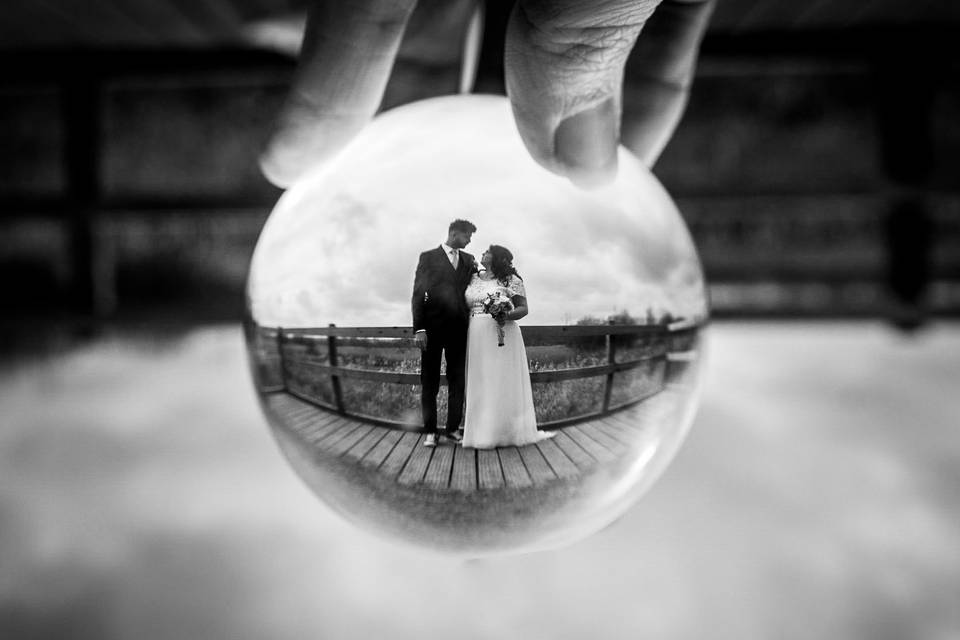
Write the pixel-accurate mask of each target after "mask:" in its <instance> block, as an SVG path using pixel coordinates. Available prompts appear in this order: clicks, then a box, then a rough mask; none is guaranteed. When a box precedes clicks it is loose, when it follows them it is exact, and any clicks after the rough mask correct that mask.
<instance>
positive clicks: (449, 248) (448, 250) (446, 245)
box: [440, 242, 459, 255]
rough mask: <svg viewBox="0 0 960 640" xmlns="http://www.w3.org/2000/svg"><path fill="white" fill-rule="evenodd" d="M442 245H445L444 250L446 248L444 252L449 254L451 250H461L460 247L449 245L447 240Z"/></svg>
mask: <svg viewBox="0 0 960 640" xmlns="http://www.w3.org/2000/svg"><path fill="white" fill-rule="evenodd" d="M440 246H441V247H443V250H444V252H445V253H446V254H447V255H450V252H451V251H459V249H454V248H453V247H451V246H450V245H448V244H447V243H446V242H444V243H443V244H441V245H440Z"/></svg>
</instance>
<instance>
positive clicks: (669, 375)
mask: <svg viewBox="0 0 960 640" xmlns="http://www.w3.org/2000/svg"><path fill="white" fill-rule="evenodd" d="M618 160H619V169H618V173H617V176H616V178H615V179H614V180H613V181H612V182H611V183H609V184H607V185H604V186H601V187H598V188H593V189H589V190H584V189H581V188H579V187H577V186H575V185H573V184H572V183H570V182H569V181H568V180H566V179H564V178H562V177H558V176H556V175H553V174H551V173H549V172H548V171H546V170H545V169H543V168H542V167H540V166H539V165H538V164H536V163H535V162H534V161H533V160H532V159H531V157H530V156H529V154H528V153H527V151H526V150H525V148H524V146H523V143H522V142H521V139H520V137H519V134H518V133H517V130H516V125H515V123H514V121H513V117H512V114H511V111H510V106H509V104H508V102H507V100H506V98H503V97H495V96H455V97H445V98H435V99H430V100H425V101H422V102H418V103H413V104H409V105H406V106H403V107H400V108H397V109H394V110H391V111H388V112H385V113H383V114H381V115H379V116H378V117H377V118H375V119H374V120H373V122H372V123H371V124H370V125H369V126H368V127H367V128H366V129H365V130H364V131H363V132H362V133H361V134H360V135H358V136H357V138H356V139H355V140H354V141H353V142H352V143H351V144H350V145H349V146H348V147H347V148H346V149H344V150H343V151H342V152H341V153H340V154H339V155H338V156H337V157H335V158H334V159H333V160H332V161H330V162H329V163H327V164H326V165H324V166H323V167H321V168H319V169H317V170H315V171H314V172H313V173H310V174H309V175H307V176H305V177H304V178H303V179H302V180H301V181H299V182H298V183H297V184H296V185H294V186H293V187H292V188H291V189H289V190H288V191H287V192H286V193H284V194H283V196H282V197H281V198H280V200H279V201H278V203H277V205H276V207H275V208H274V210H273V211H272V213H271V215H270V217H269V218H268V219H267V221H266V224H265V225H264V227H263V231H262V233H261V235H260V238H259V240H258V243H257V246H256V249H255V251H254V255H253V258H252V261H251V266H250V273H249V278H248V286H247V317H246V322H245V333H246V340H247V346H248V351H249V356H250V358H249V361H250V368H251V372H252V376H253V380H254V384H255V387H256V389H257V392H258V395H259V398H260V402H261V406H262V408H263V411H264V413H265V415H266V417H267V420H268V422H269V424H270V426H271V429H272V432H273V434H274V436H275V439H276V441H277V443H278V444H279V448H280V449H281V450H282V451H283V453H284V455H285V456H286V458H287V459H288V461H289V463H290V464H291V465H292V467H293V468H294V469H295V471H296V472H297V473H298V474H299V475H300V476H301V477H302V479H303V480H304V481H305V482H306V483H307V484H308V485H309V486H310V487H311V488H312V490H313V491H314V492H315V493H316V495H317V496H318V497H319V498H320V500H322V501H323V502H324V503H325V504H326V505H328V506H329V507H330V508H332V509H334V510H335V511H337V512H338V513H340V514H341V515H342V516H343V517H345V518H347V519H348V520H350V521H352V522H353V523H355V524H356V525H358V526H359V527H361V528H363V529H366V530H368V531H371V532H374V533H377V534H381V535H383V536H386V537H389V538H391V539H395V540H401V541H405V542H409V543H412V544H414V545H417V546H420V547H422V548H425V549H430V550H435V551H438V552H448V553H454V554H462V555H465V556H469V557H480V556H484V555H492V554H500V553H512V552H527V551H533V550H540V549H548V548H556V547H559V546H562V545H566V544H569V543H571V542H573V541H576V540H579V539H582V538H584V537H585V536H588V535H590V534H591V533H594V532H596V531H598V530H600V529H602V528H603V527H605V526H607V525H608V524H610V523H611V522H613V521H614V520H615V519H616V518H618V517H619V516H621V515H622V514H623V513H624V512H625V511H626V510H627V509H628V508H630V507H631V505H632V504H633V503H634V502H635V501H636V499H637V498H638V497H639V496H640V495H641V494H643V492H644V491H646V490H647V489H648V488H649V487H650V486H651V484H652V483H653V482H654V481H655V480H656V479H657V477H658V476H660V474H661V473H662V472H663V470H664V468H665V467H666V466H667V464H668V463H669V462H670V460H671V459H672V458H673V456H674V454H675V453H676V451H677V449H678V448H679V446H680V444H681V442H682V441H683V439H684V437H685V435H686V433H687V431H688V429H689V427H690V423H691V421H692V419H693V416H694V412H695V407H696V401H697V397H698V393H699V380H700V377H701V376H700V373H701V363H702V352H703V346H704V336H703V332H704V327H705V325H706V322H707V319H708V306H707V302H706V295H705V285H704V279H703V273H702V269H701V266H700V262H699V260H698V257H697V254H696V250H695V248H694V245H693V242H692V240H691V237H690V234H689V232H688V230H687V229H686V227H685V225H684V223H683V221H682V219H681V217H680V215H679V212H678V210H677V208H676V206H675V204H674V203H673V201H672V200H671V198H670V197H669V195H668V194H667V192H666V191H665V190H664V188H663V187H662V186H661V185H660V183H659V182H658V181H657V179H656V178H655V177H654V176H653V175H652V174H651V173H650V172H649V171H648V170H647V169H646V168H645V167H644V166H643V164H642V163H641V162H640V161H638V160H637V158H636V157H634V156H633V155H632V154H631V153H630V152H629V151H627V150H626V149H624V148H621V149H620V150H619V157H618ZM457 219H462V220H468V221H470V222H471V223H472V224H473V225H474V226H475V228H476V230H475V232H473V233H472V235H471V236H470V237H469V244H467V245H466V246H465V247H463V248H462V249H461V251H462V252H465V253H466V254H470V255H472V256H473V258H475V259H476V262H475V263H473V264H475V265H476V266H477V269H478V270H479V269H480V268H481V265H482V256H483V254H484V253H486V251H487V249H488V247H489V246H490V245H499V246H503V247H507V248H508V249H509V251H510V252H511V253H512V255H513V267H514V268H515V269H516V272H517V273H518V275H519V276H520V277H521V278H522V283H523V285H524V292H525V294H526V295H525V298H526V302H527V307H528V310H529V313H528V314H527V315H526V316H525V317H523V318H522V319H519V320H517V321H516V323H517V325H518V326H519V331H520V335H521V336H522V344H521V343H520V342H518V343H517V344H518V345H520V346H518V347H514V348H515V349H517V348H519V349H521V351H520V353H521V356H520V359H521V365H522V361H523V360H524V359H525V361H526V363H525V367H526V368H525V369H524V370H523V372H522V374H519V375H518V376H517V377H516V378H514V379H511V380H516V382H511V383H509V384H510V385H513V386H510V387H508V389H510V390H512V389H513V387H514V386H516V385H520V384H521V383H520V382H519V381H520V380H521V378H523V377H526V374H527V372H529V385H528V386H529V391H526V393H527V396H526V397H528V398H529V396H530V395H532V403H533V408H534V413H535V417H536V423H537V426H536V429H538V430H539V431H541V432H543V433H542V434H540V435H541V436H543V438H542V439H538V440H537V441H535V442H533V443H529V442H524V443H512V442H505V443H501V444H500V445H499V446H493V447H491V448H474V447H471V446H464V445H462V444H458V443H457V442H455V441H454V440H452V439H445V438H442V437H441V438H440V439H439V440H440V441H439V443H438V444H437V446H425V445H426V444H427V443H426V437H427V434H426V433H425V432H424V423H423V415H422V411H421V406H422V405H421V401H422V396H423V385H422V380H421V377H420V373H421V354H422V352H421V350H420V348H419V346H418V344H417V341H416V339H415V338H414V335H413V333H414V332H413V327H412V323H413V320H412V308H413V306H414V305H415V303H416V300H417V296H416V295H414V294H413V291H414V278H415V272H416V270H417V268H418V259H419V256H420V255H421V253H423V252H426V251H432V250H434V249H437V248H438V247H440V246H441V245H442V244H443V243H445V242H446V241H447V239H448V229H449V225H450V223H451V222H452V221H454V220H457ZM459 255H460V256H464V254H463V253H461V254H459ZM460 259H461V260H468V261H469V257H468V256H464V257H462V258H460ZM450 268H451V269H455V268H454V267H453V265H452V264H451V267H450ZM451 273H453V271H451ZM458 273H459V272H458ZM467 277H468V278H473V277H475V276H474V275H471V274H468V275H467ZM457 295H462V291H459V290H458V291H457ZM485 319H486V320H488V321H489V322H493V319H492V318H485ZM473 321H474V319H473V318H471V319H470V322H473ZM478 321H479V320H478ZM470 335H471V336H472V335H474V334H472V333H471V334H470ZM510 335H511V336H513V335H515V334H510ZM471 339H475V338H471ZM474 347H476V348H483V349H491V350H494V352H495V350H496V349H497V348H498V346H496V345H493V344H492V343H491V344H490V345H480V344H479V343H476V344H474V345H472V346H468V349H473V348H474ZM449 353H450V351H449V350H448V355H449ZM468 353H475V352H473V351H469V352H468ZM466 359H467V362H466V365H465V368H464V371H465V376H466V379H467V383H466V385H467V391H466V393H467V396H468V397H467V407H468V412H469V407H470V406H471V405H470V395H471V393H474V394H477V393H479V392H476V391H475V389H476V388H477V387H476V386H471V385H475V384H476V383H477V381H478V380H479V374H477V373H476V372H474V374H473V375H474V376H475V378H474V380H471V379H470V376H471V361H470V358H469V356H467V358H466ZM474 362H476V360H474ZM446 366H447V365H446V364H445V361H444V363H442V364H441V374H442V378H441V384H440V390H439V394H438V396H437V397H438V400H437V403H438V404H437V407H438V408H437V414H438V416H439V426H440V428H441V429H442V428H443V426H444V419H445V418H444V416H446V415H447V413H448V410H450V409H451V402H450V388H451V385H452V384H453V383H452V382H451V380H452V379H453V377H448V376H446V373H447V372H446ZM452 366H453V371H454V372H455V371H456V365H452ZM484 375H487V376H488V377H489V376H490V375H493V376H494V377H496V376H497V375H498V374H496V373H494V374H490V373H489V372H488V373H486V374H484ZM524 388H526V387H524ZM471 389H474V391H471ZM427 395H429V394H427ZM521 395H522V394H521ZM477 398H480V400H479V401H480V402H482V403H487V404H489V403H494V404H495V403H498V402H500V401H501V398H499V397H497V396H490V395H489V394H488V395H487V396H479V395H475V396H474V399H475V400H476V399H477ZM485 406H486V405H485ZM454 415H456V414H454ZM467 428H468V429H469V428H471V427H470V426H469V424H467ZM546 435H550V436H551V437H546ZM538 438H539V436H538Z"/></svg>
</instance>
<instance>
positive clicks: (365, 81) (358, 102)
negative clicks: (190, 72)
mask: <svg viewBox="0 0 960 640" xmlns="http://www.w3.org/2000/svg"><path fill="white" fill-rule="evenodd" d="M415 4H416V0H362V1H359V0H358V1H352V2H344V1H343V0H315V1H314V2H313V3H312V4H311V5H310V6H309V8H308V14H307V26H306V32H305V33H304V40H303V47H302V49H301V52H300V59H299V62H298V65H297V71H296V73H295V74H294V79H293V84H292V87H291V89H290V93H289V95H288V96H287V100H286V103H285V104H284V107H283V108H282V110H281V112H280V116H279V117H278V119H277V124H276V127H275V129H274V132H273V135H272V137H271V139H270V141H269V142H268V144H267V148H266V149H265V151H264V152H263V154H262V155H261V157H260V167H261V170H262V171H263V173H264V175H265V176H266V177H267V179H268V180H270V181H271V182H273V183H274V184H276V185H278V186H281V187H288V186H290V184H292V183H293V182H294V181H295V180H296V179H297V178H298V177H300V176H301V175H302V174H303V173H305V172H306V171H307V170H309V169H310V168H312V167H314V166H316V165H318V164H321V163H322V162H323V161H324V160H326V159H327V158H329V157H330V156H332V155H333V154H335V153H336V152H338V151H339V150H340V149H341V148H342V147H343V146H344V145H346V144H347V142H349V141H350V140H351V139H352V138H353V137H354V136H355V135H356V133H357V132H358V131H359V130H360V129H361V128H362V127H363V126H364V125H365V124H366V123H367V122H368V121H369V120H370V118H371V117H372V116H373V114H374V113H375V112H376V110H377V108H378V107H379V105H380V103H381V100H382V99H383V95H384V90H385V88H386V85H387V80H388V78H389V77H390V72H391V70H392V68H393V63H394V59H395V57H396V55H397V50H398V48H399V46H400V42H401V38H402V36H403V33H404V29H405V28H406V25H407V21H408V19H409V18H410V15H411V13H412V12H413V9H414V6H415Z"/></svg>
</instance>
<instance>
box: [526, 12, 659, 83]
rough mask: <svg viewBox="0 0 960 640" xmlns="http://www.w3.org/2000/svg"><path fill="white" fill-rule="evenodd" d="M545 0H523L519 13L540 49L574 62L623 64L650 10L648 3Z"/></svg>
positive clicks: (530, 40)
mask: <svg viewBox="0 0 960 640" xmlns="http://www.w3.org/2000/svg"><path fill="white" fill-rule="evenodd" d="M555 4H556V3H550V2H543V1H539V0H537V1H530V2H521V3H520V4H519V5H518V11H517V14H518V17H519V19H520V20H521V21H522V22H523V23H524V27H525V31H526V34H527V40H528V43H529V45H530V46H531V47H533V48H534V49H535V50H536V51H538V52H541V53H543V54H546V55H548V56H551V57H555V58H558V59H560V60H561V61H564V62H566V63H569V64H570V65H573V66H579V67H588V68H605V67H611V66H615V65H618V64H620V63H621V62H622V61H623V59H624V58H625V57H626V55H627V54H628V53H629V52H630V49H631V48H632V47H633V43H634V41H635V40H636V37H637V34H638V33H639V31H640V29H641V27H642V26H643V23H644V22H645V20H646V18H647V17H648V16H649V11H641V10H640V9H642V7H637V5H644V4H645V3H630V2H627V3H609V4H610V5H612V6H610V7H608V8H603V7H600V8H598V7H596V6H595V5H592V4H591V3H583V4H584V5H586V6H585V7H584V6H580V7H574V6H568V7H562V6H561V7H559V8H557V7H555V6H554V5H555Z"/></svg>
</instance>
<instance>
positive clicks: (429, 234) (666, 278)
mask: <svg viewBox="0 0 960 640" xmlns="http://www.w3.org/2000/svg"><path fill="white" fill-rule="evenodd" d="M620 167H621V169H620V172H619V175H618V177H617V180H616V181H615V182H614V183H612V184H611V185H608V186H606V187H602V188H599V189H595V190H591V191H584V190H581V189H578V188H576V187H574V186H573V185H571V184H570V183H569V182H568V181H566V180H565V179H562V178H558V177H556V176H554V175H552V174H550V173H548V172H547V171H546V170H544V169H542V168H541V167H539V166H538V165H536V164H535V163H534V161H533V160H532V159H530V157H529V155H528V154H527V153H526V151H525V150H524V149H523V147H522V143H521V141H520V139H519V135H518V134H517V133H516V130H515V126H514V124H513V120H512V117H511V116H510V112H509V107H508V105H507V102H506V99H505V98H497V97H493V96H456V97H448V98H439V99H435V100H430V101H424V102H421V103H417V104H414V105H408V106H405V107H402V108H399V109H395V110H393V111H390V112H387V113H386V114H384V115H382V116H380V117H379V118H378V119H377V120H376V121H374V123H373V124H372V125H371V126H370V127H368V128H367V129H365V130H364V132H363V133H361V134H360V136H359V137H358V138H357V139H356V140H355V141H354V143H353V144H352V145H351V146H350V147H349V148H348V149H347V150H346V151H345V152H344V153H343V154H342V155H341V156H339V157H338V158H337V159H336V160H335V161H334V162H333V163H331V164H330V165H329V166H327V167H325V168H324V169H322V170H320V171H318V172H315V173H314V174H311V175H310V176H309V177H308V178H306V179H305V180H304V181H303V182H302V183H300V184H298V185H296V186H294V187H293V188H292V189H291V190H290V191H288V192H287V193H286V194H284V196H283V197H282V198H281V200H280V202H279V203H278V205H277V207H276V208H275V209H274V211H273V213H272V214H271V217H270V219H269V220H268V221H267V224H266V225H265V227H264V229H263V232H262V234H261V237H260V240H259V242H258V245H257V248H256V251H255V253H254V257H253V260H252V266H251V275H250V283H249V293H250V299H251V302H252V307H253V308H252V311H253V317H254V319H256V320H257V321H258V322H259V323H260V324H263V325H269V326H287V327H294V326H300V327H304V326H307V327H309V326H326V325H328V324H330V323H334V324H338V325H340V326H351V325H352V326H406V325H409V324H410V322H411V319H410V293H411V290H412V285H413V277H414V272H415V269H416V265H417V260H418V257H419V254H420V252H422V251H424V250H428V249H432V248H436V247H438V246H439V245H440V243H441V242H443V241H444V240H445V239H446V236H447V227H448V225H449V223H450V222H451V221H452V220H454V219H455V218H465V219H468V220H470V221H471V222H473V223H474V224H475V225H476V226H477V232H476V234H475V235H474V237H473V241H472V242H471V244H470V245H469V246H468V247H467V248H466V251H468V252H471V253H472V254H473V255H474V256H475V257H477V258H479V257H480V255H481V254H482V253H483V251H484V250H485V249H486V247H488V246H489V245H491V244H500V245H504V246H506V247H507V248H509V249H510V250H511V251H512V253H513V254H514V265H515V267H516V268H517V270H518V271H519V273H520V275H521V276H522V277H523V278H524V282H525V285H526V290H527V296H528V302H529V305H530V315H529V316H528V317H527V319H526V320H525V322H526V323H528V324H565V323H571V322H574V321H576V320H577V319H579V318H582V317H586V316H594V317H599V318H601V319H602V318H605V317H607V316H609V315H612V314H615V313H618V312H621V311H624V310H626V311H628V312H629V313H631V315H633V316H634V317H638V318H642V317H643V316H644V315H645V314H646V310H647V309H654V310H655V311H656V312H657V313H663V312H665V311H669V312H671V313H672V314H673V315H674V316H684V317H688V318H689V317H693V316H696V317H700V316H703V315H704V313H705V297H704V293H703V291H704V289H703V278H702V273H701V270H700V265H699V261H698V259H697V256H696V253H695V250H694V247H693V244H692V242H691V240H690V236H689V233H688V232H687V230H686V228H685V226H684V225H683V222H682V220H681V218H680V216H679V214H678V212H677V210H676V207H675V205H674V204H673V202H672V201H671V199H670V197H669V196H668V195H667V193H666V192H665V191H664V190H663V188H662V187H661V186H660V184H659V183H658V182H657V181H656V179H655V178H654V177H653V176H652V175H651V174H650V173H649V172H648V171H647V170H646V169H644V168H643V167H642V166H641V165H640V163H639V162H638V161H637V160H636V159H635V158H634V157H632V156H631V155H629V153H628V152H627V151H625V150H621V155H620Z"/></svg>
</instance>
